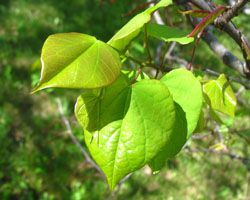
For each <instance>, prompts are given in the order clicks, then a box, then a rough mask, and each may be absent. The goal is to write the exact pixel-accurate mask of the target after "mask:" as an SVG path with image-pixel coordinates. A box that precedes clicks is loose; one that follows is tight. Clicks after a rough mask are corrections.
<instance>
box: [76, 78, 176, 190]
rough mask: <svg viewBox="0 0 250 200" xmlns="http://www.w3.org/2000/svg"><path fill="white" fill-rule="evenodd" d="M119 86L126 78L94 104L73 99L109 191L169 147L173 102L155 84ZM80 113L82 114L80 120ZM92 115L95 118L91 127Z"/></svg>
mask: <svg viewBox="0 0 250 200" xmlns="http://www.w3.org/2000/svg"><path fill="white" fill-rule="evenodd" d="M125 85H126V78H124V77H122V76H120V77H119V79H117V80H116V81H115V82H114V83H113V84H112V85H111V86H109V87H107V88H106V89H105V93H104V94H103V95H102V98H99V100H98V101H96V106H93V102H92V101H91V99H92V97H90V101H89V98H88V96H87V95H86V93H85V94H83V95H81V96H80V97H79V98H78V100H77V104H76V110H75V112H76V116H77V119H78V120H79V121H80V123H81V124H84V126H85V132H84V133H85V141H86V144H87V146H88V148H89V150H90V153H91V155H92V157H93V158H94V159H95V161H96V162H97V164H98V165H99V166H100V167H101V169H102V170H103V171H104V173H105V175H106V177H107V180H108V183H109V186H110V188H111V190H113V189H114V187H115V186H116V184H117V183H118V182H119V181H120V180H121V179H122V178H123V177H125V176H126V175H127V174H129V173H130V172H133V171H135V170H137V169H139V168H141V167H143V166H144V165H145V164H147V163H148V162H149V161H150V160H151V159H153V158H154V157H155V156H156V154H157V153H158V152H159V151H160V150H161V149H162V148H163V147H164V145H166V144H167V143H169V141H170V138H171V137H172V132H173V125H174V122H175V108H174V103H173V100H172V98H171V96H170V93H169V91H168V89H167V87H166V86H165V85H164V84H162V83H161V82H160V81H157V80H142V81H140V82H137V83H135V84H133V85H132V86H130V85H129V83H128V82H127V86H125ZM89 102H90V105H88V104H89ZM97 104H98V105H97ZM88 108H89V110H88ZM163 108H164V109H163ZM82 112H83V113H86V112H87V115H85V114H84V115H85V117H84V115H82ZM96 113H98V114H96ZM79 116H80V117H79ZM96 117H98V120H97V121H96V122H94V123H91V121H92V119H95V118H96ZM86 118H89V120H88V121H87V120H86ZM82 121H84V123H82ZM86 122H88V123H86ZM86 129H87V130H86Z"/></svg>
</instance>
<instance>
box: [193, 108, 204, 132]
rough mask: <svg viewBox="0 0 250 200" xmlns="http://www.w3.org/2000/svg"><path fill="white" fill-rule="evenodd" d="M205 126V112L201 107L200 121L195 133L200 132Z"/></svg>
mask: <svg viewBox="0 0 250 200" xmlns="http://www.w3.org/2000/svg"><path fill="white" fill-rule="evenodd" d="M204 126H205V118H204V112H203V110H202V109H201V113H200V117H199V121H198V123H197V126H196V128H195V131H194V132H195V133H199V132H201V131H202V130H203V128H204Z"/></svg>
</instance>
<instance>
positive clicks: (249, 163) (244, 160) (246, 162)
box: [185, 146, 250, 171]
mask: <svg viewBox="0 0 250 200" xmlns="http://www.w3.org/2000/svg"><path fill="white" fill-rule="evenodd" d="M185 149H187V150H188V151H190V152H205V153H216V154H219V155H225V156H229V157H230V158H232V159H237V160H240V161H241V162H242V164H244V165H245V166H246V167H247V169H248V170H249V171H250V160H249V159H248V158H244V157H241V156H239V155H237V154H235V153H233V152H230V151H227V152H223V151H218V150H214V149H191V148H190V147H188V146H187V147H186V148H185Z"/></svg>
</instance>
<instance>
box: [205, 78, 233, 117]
mask: <svg viewBox="0 0 250 200" xmlns="http://www.w3.org/2000/svg"><path fill="white" fill-rule="evenodd" d="M203 91H204V94H205V95H204V96H205V100H206V102H207V104H209V105H210V106H211V108H212V109H214V110H217V111H219V112H221V113H224V114H226V115H228V116H230V117H234V115H235V108H236V104H237V99H236V97H235V94H234V92H233V89H232V88H231V86H230V84H229V82H228V81H227V78H226V76H225V75H224V74H221V75H220V76H219V78H218V79H217V80H216V81H215V80H213V81H209V82H208V83H206V84H204V85H203Z"/></svg>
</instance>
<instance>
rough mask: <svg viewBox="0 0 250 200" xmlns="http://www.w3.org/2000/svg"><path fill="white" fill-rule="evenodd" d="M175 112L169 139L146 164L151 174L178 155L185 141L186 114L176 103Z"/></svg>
mask: <svg viewBox="0 0 250 200" xmlns="http://www.w3.org/2000/svg"><path fill="white" fill-rule="evenodd" d="M174 105H175V112H176V121H175V124H174V131H173V134H172V135H171V138H170V139H169V140H168V142H167V143H166V144H165V146H164V147H163V149H162V151H160V152H159V153H158V154H157V155H156V156H155V157H154V159H153V160H152V161H150V162H149V163H148V164H149V166H150V168H151V169H152V171H153V173H154V174H155V173H158V172H159V170H160V169H161V168H162V167H163V166H164V165H165V163H166V161H167V160H168V159H170V158H172V157H174V156H175V155H176V154H177V153H179V152H180V151H181V149H182V147H183V145H184V144H185V143H186V141H187V139H186V138H187V119H186V114H185V112H184V111H183V109H182V108H181V106H180V105H179V104H178V103H176V102H175V103H174Z"/></svg>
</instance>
